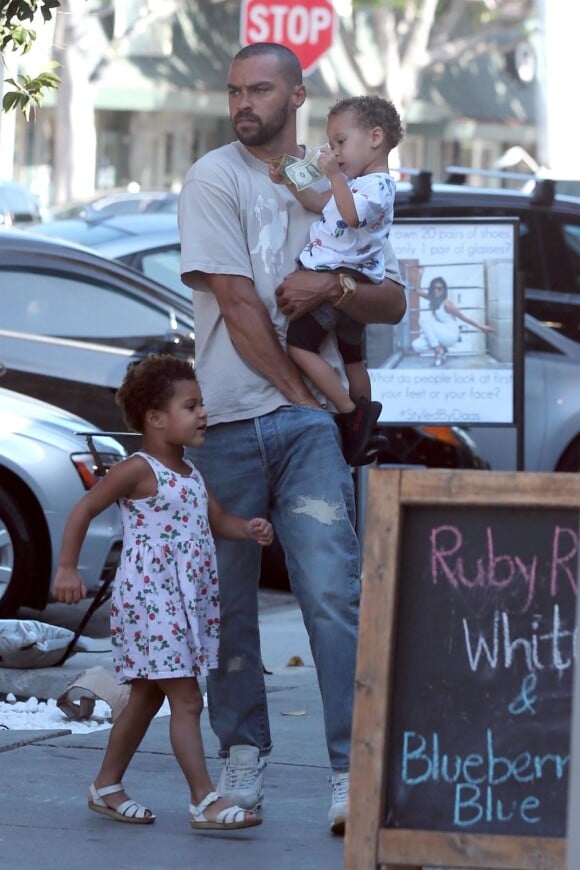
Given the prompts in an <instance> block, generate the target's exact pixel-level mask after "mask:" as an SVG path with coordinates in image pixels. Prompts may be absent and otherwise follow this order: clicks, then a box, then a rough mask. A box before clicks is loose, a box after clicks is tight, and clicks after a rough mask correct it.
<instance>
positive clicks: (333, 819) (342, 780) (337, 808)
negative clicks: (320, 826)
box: [328, 772, 350, 834]
mask: <svg viewBox="0 0 580 870" xmlns="http://www.w3.org/2000/svg"><path fill="white" fill-rule="evenodd" d="M349 783H350V774H349V773H348V772H346V773H336V774H335V775H334V776H333V777H332V779H331V780H330V785H331V787H332V803H331V805H330V810H329V813H328V821H329V822H330V830H331V831H332V833H333V834H344V826H345V824H346V817H347V816H348V787H349Z"/></svg>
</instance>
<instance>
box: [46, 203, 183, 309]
mask: <svg viewBox="0 0 580 870" xmlns="http://www.w3.org/2000/svg"><path fill="white" fill-rule="evenodd" d="M33 232H38V233H39V234H40V235H43V236H50V237H51V238H57V239H63V240H65V241H69V242H76V243H77V244H80V245H86V246H87V247H89V248H92V249H93V250H95V251H97V252H98V253H99V254H102V255H103V256H104V257H109V258H111V259H115V260H119V261H120V262H121V263H125V264H126V265H127V266H131V268H133V269H137V270H138V271H139V272H143V274H144V275H146V276H147V277H148V278H152V279H153V280H154V281H158V282H159V283H160V284H164V285H165V286H166V287H169V288H170V290H174V291H175V292H176V293H179V294H180V295H181V296H183V297H184V299H187V302H188V304H191V290H190V289H189V288H188V287H186V286H185V284H183V283H182V281H181V277H180V274H179V258H180V245H179V233H178V230H177V215H176V214H163V213H160V212H155V213H152V214H151V213H147V214H124V215H113V216H110V215H104V216H102V217H100V218H98V219H95V218H94V217H83V216H82V215H80V216H77V217H74V218H70V219H68V220H58V221H51V222H49V223H45V224H42V225H40V226H37V227H34V228H33Z"/></svg>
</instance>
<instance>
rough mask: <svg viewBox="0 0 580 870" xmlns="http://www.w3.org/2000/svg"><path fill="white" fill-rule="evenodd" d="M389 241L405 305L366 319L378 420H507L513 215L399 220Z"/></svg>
mask: <svg viewBox="0 0 580 870" xmlns="http://www.w3.org/2000/svg"><path fill="white" fill-rule="evenodd" d="M395 210H396V209H395ZM391 239H392V243H393V248H394V250H395V254H396V255H397V258H398V260H399V268H400V271H401V276H402V278H403V281H404V284H405V293H406V295H407V312H406V314H405V317H404V318H403V320H402V321H401V323H400V324H398V325H397V326H396V327H394V328H392V327H391V328H390V334H389V335H388V336H387V329H386V328H385V327H384V326H381V325H376V324H372V325H370V326H369V327H367V362H368V367H369V374H370V377H371V384H372V394H373V399H375V400H377V401H379V402H382V404H383V411H382V416H381V418H380V421H379V422H382V423H412V424H418V423H425V424H428V423H431V424H433V423H441V424H465V425H478V424H494V425H498V424H499V425H502V424H505V425H511V424H514V423H516V422H517V421H516V419H515V417H516V410H515V409H516V401H515V379H516V375H517V372H516V368H517V366H516V350H515V346H516V344H517V342H516V341H515V340H514V338H515V336H516V329H515V327H516V322H515V321H516V314H517V312H519V308H520V306H519V305H518V304H516V262H517V255H516V245H517V242H516V239H517V220H514V219H507V218H506V219H502V218H499V219H495V220H489V219H481V220H477V219H475V220H474V219H465V220H460V219H459V220H457V219H456V220H446V219H435V218H434V219H431V220H429V221H423V220H419V219H408V220H400V221H398V222H396V223H395V225H394V226H393V230H392V233H391ZM519 356H520V357H521V354H519Z"/></svg>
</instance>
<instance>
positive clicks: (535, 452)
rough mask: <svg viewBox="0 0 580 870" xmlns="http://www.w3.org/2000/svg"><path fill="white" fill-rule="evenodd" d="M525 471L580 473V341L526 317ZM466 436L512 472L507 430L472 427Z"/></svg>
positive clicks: (511, 437)
mask: <svg viewBox="0 0 580 870" xmlns="http://www.w3.org/2000/svg"><path fill="white" fill-rule="evenodd" d="M524 352H525V375H524V393H525V398H524V439H523V441H524V443H523V463H522V464H523V468H524V470H525V471H575V472H578V471H580V343H579V342H577V341H572V340H571V339H569V338H567V337H566V336H565V335H561V334H560V333H559V332H557V331H556V330H554V329H551V328H550V327H549V326H546V325H545V324H544V323H540V321H539V320H536V319H535V317H532V316H531V315H530V314H526V315H524ZM470 435H471V437H472V438H473V440H474V441H475V443H476V444H477V447H478V448H479V451H480V452H481V454H482V456H483V457H484V458H485V459H486V460H487V461H488V462H489V463H490V465H491V468H493V469H495V470H502V469H510V468H511V467H512V463H511V457H512V456H513V453H514V451H515V449H516V447H515V445H514V444H513V440H514V438H515V434H514V432H513V431H510V430H509V429H498V428H496V427H489V428H487V427H481V428H479V429H476V428H475V427H474V428H473V429H471V430H470Z"/></svg>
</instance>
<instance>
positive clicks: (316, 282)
mask: <svg viewBox="0 0 580 870" xmlns="http://www.w3.org/2000/svg"><path fill="white" fill-rule="evenodd" d="M341 296H342V290H341V287H340V283H339V280H338V275H335V274H334V273H333V272H316V271H314V270H305V269H300V270H298V271H296V272H292V273H291V274H290V275H287V276H286V277H285V278H284V280H283V281H282V283H281V284H280V286H279V287H278V289H277V290H276V298H277V300H278V305H279V306H280V309H281V310H282V312H283V313H284V314H285V315H287V316H288V317H289V318H290V319H291V320H295V319H296V318H297V317H300V316H301V315H302V314H306V312H308V311H311V310H312V309H313V308H316V307H317V306H318V305H320V304H321V303H322V302H330V303H331V305H333V304H334V303H335V302H337V301H338V299H340V297H341ZM406 308H407V302H406V299H405V290H404V287H403V285H402V284H399V283H398V282H397V281H394V280H393V279H392V278H384V279H383V280H382V281H381V283H380V284H371V283H369V282H367V281H357V283H356V293H355V294H354V296H351V297H350V299H347V300H346V301H345V303H344V304H343V305H341V308H340V310H341V311H344V312H345V313H346V314H348V315H350V317H352V318H353V319H354V320H358V321H359V323H393V324H394V323H399V321H400V320H401V319H402V317H403V315H404V314H405V311H406Z"/></svg>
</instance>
